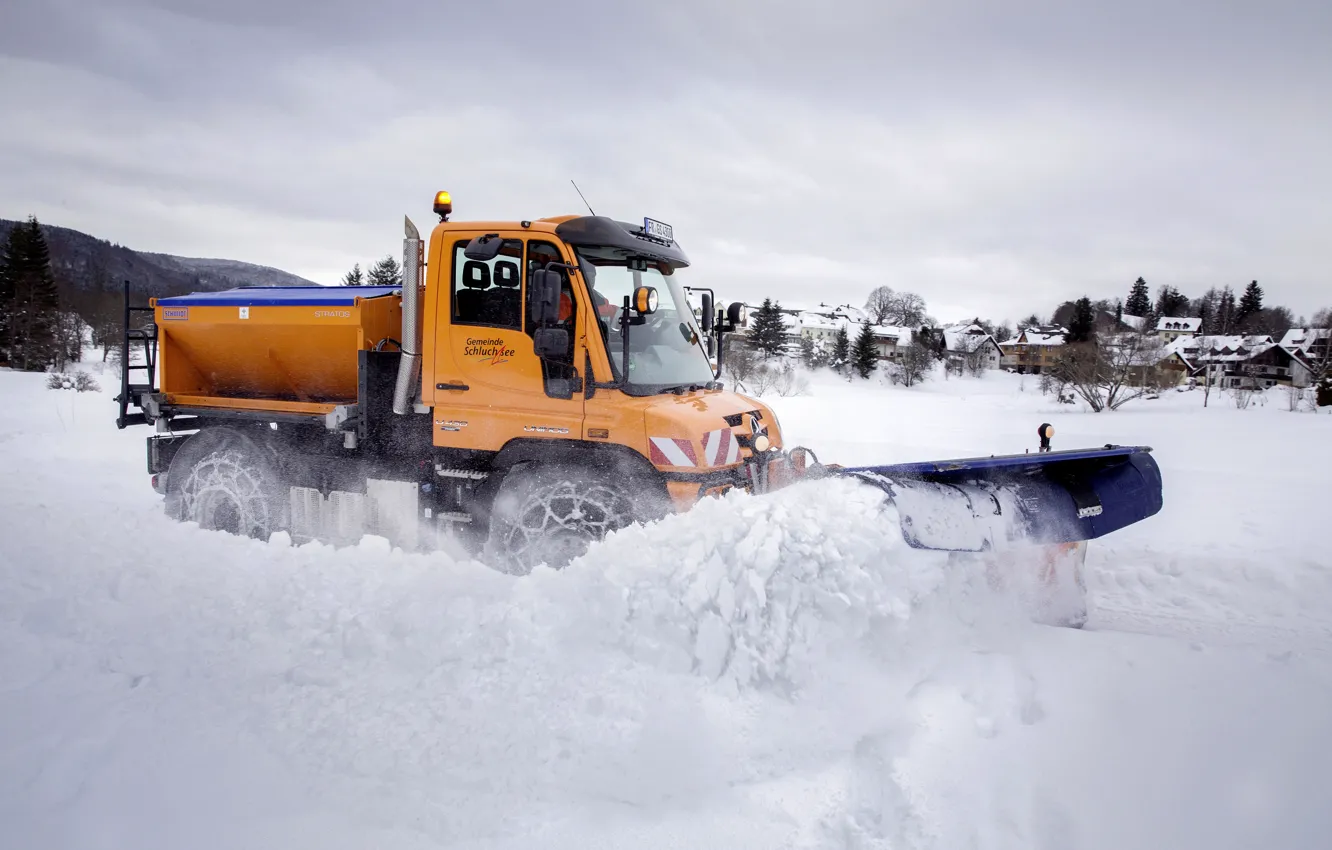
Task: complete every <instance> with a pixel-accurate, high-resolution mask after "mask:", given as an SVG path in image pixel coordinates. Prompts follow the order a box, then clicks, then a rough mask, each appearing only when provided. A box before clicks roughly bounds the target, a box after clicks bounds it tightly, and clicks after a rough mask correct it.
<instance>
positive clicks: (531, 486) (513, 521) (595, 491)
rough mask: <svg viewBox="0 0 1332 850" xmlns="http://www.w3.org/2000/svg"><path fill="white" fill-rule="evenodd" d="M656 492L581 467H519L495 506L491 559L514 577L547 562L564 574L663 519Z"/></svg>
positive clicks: (508, 477)
mask: <svg viewBox="0 0 1332 850" xmlns="http://www.w3.org/2000/svg"><path fill="white" fill-rule="evenodd" d="M656 490H657V488H656V487H655V486H653V484H651V483H649V482H635V480H634V479H632V478H630V479H624V480H620V481H616V480H612V479H610V478H608V477H606V476H600V475H596V474H594V473H590V472H587V471H584V470H582V469H578V468H576V467H568V466H537V465H532V464H529V465H525V466H521V467H517V468H515V469H513V470H511V471H510V472H509V474H508V475H506V476H505V477H504V481H503V483H501V484H500V487H499V491H498V492H497V493H496V494H495V501H494V503H493V504H492V506H491V510H490V534H489V537H488V538H487V540H486V547H485V552H486V557H487V560H488V561H489V562H490V563H491V564H492V565H494V566H496V567H498V568H500V569H502V570H504V571H505V572H508V573H513V574H515V575H526V574H527V573H529V572H531V571H532V569H533V568H534V567H536V566H538V565H539V564H543V563H544V564H546V565H547V566H550V567H554V568H556V569H561V568H563V567H565V566H567V565H568V564H569V562H570V561H572V560H573V559H575V558H577V557H579V556H580V555H582V554H583V553H585V552H586V551H587V549H588V547H589V546H591V545H592V543H594V542H596V541H599V540H601V539H603V538H604V537H605V536H606V535H607V534H610V533H611V532H613V531H618V530H620V529H622V528H625V527H626V526H629V525H632V524H634V523H636V522H647V521H650V520H652V519H657V518H659V517H660V516H661V515H662V514H663V513H664V512H665V499H664V494H658V493H657V492H656Z"/></svg>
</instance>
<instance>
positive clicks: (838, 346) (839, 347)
mask: <svg viewBox="0 0 1332 850" xmlns="http://www.w3.org/2000/svg"><path fill="white" fill-rule="evenodd" d="M850 362H851V338H850V336H849V335H848V334H847V332H846V325H844V324H843V325H839V326H838V328H837V336H835V337H833V353H832V366H833V368H834V369H836V370H837V371H839V372H840V371H841V370H842V367H843V366H845V365H846V364H847V363H850Z"/></svg>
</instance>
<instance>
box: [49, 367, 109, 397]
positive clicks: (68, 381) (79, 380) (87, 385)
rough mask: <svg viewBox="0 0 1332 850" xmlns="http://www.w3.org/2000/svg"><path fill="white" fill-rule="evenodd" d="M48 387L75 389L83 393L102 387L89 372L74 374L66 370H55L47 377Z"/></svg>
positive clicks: (98, 390)
mask: <svg viewBox="0 0 1332 850" xmlns="http://www.w3.org/2000/svg"><path fill="white" fill-rule="evenodd" d="M46 388H47V389H49V390H75V391H77V392H81V393H88V392H93V393H95V392H100V391H101V389H102V388H101V387H100V386H98V384H97V382H96V381H94V380H93V377H92V375H89V374H88V373H87V372H75V373H74V374H72V375H70V374H67V373H65V372H53V373H51V374H50V375H48V376H47V378H46Z"/></svg>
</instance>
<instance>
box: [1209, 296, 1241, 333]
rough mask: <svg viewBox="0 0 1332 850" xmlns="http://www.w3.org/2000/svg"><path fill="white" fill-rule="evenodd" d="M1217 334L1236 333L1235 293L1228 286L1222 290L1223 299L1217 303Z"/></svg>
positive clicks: (1219, 299)
mask: <svg viewBox="0 0 1332 850" xmlns="http://www.w3.org/2000/svg"><path fill="white" fill-rule="evenodd" d="M1214 324H1215V325H1216V329H1215V333H1218V334H1230V333H1234V332H1235V324H1236V322H1235V291H1234V290H1233V289H1231V288H1230V287H1229V286H1227V287H1226V288H1225V289H1223V290H1221V297H1220V298H1218V299H1217V302H1216V321H1215V323H1214Z"/></svg>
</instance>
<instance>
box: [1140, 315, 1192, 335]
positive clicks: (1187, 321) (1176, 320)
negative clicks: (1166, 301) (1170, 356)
mask: <svg viewBox="0 0 1332 850" xmlns="http://www.w3.org/2000/svg"><path fill="white" fill-rule="evenodd" d="M1124 318H1126V319H1127V318H1128V317H1127V316H1125V317H1124ZM1201 329H1202V319H1195V318H1188V317H1179V316H1162V317H1161V318H1159V319H1157V320H1156V330H1157V332H1160V331H1180V332H1183V333H1194V334H1196V333H1197V332H1198V331H1199V330H1201Z"/></svg>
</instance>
